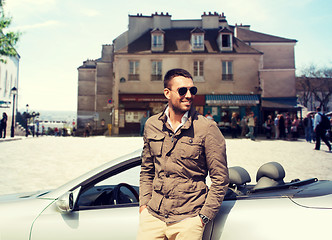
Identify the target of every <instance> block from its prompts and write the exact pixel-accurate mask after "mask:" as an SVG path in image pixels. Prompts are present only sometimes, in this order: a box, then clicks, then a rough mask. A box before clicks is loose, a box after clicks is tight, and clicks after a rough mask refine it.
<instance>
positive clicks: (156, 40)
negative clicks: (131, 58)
mask: <svg viewBox="0 0 332 240" xmlns="http://www.w3.org/2000/svg"><path fill="white" fill-rule="evenodd" d="M162 46H163V36H162V35H153V36H152V47H153V48H160V47H162Z"/></svg>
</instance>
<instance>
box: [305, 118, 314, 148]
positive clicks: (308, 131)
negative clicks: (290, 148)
mask: <svg viewBox="0 0 332 240" xmlns="http://www.w3.org/2000/svg"><path fill="white" fill-rule="evenodd" d="M303 125H304V135H305V140H306V141H307V142H309V143H311V140H312V130H313V129H312V116H311V114H310V113H309V114H307V116H306V117H305V118H304V120H303Z"/></svg>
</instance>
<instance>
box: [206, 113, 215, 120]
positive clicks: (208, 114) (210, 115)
mask: <svg viewBox="0 0 332 240" xmlns="http://www.w3.org/2000/svg"><path fill="white" fill-rule="evenodd" d="M205 117H206V118H208V119H211V120H214V119H213V116H212V114H211V112H210V111H208V112H207V114H206V115H205Z"/></svg>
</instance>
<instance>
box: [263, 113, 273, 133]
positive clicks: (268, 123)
mask: <svg viewBox="0 0 332 240" xmlns="http://www.w3.org/2000/svg"><path fill="white" fill-rule="evenodd" d="M272 125H273V120H272V116H271V115H269V116H268V117H267V119H266V121H265V133H266V138H267V139H271V135H272Z"/></svg>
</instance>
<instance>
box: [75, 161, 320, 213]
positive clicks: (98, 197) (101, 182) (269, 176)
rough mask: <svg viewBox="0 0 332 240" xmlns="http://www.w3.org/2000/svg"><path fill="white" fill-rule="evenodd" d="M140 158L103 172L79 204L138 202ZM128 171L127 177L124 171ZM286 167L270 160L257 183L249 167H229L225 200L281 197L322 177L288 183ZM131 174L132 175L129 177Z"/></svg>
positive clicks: (83, 206) (87, 206)
mask: <svg viewBox="0 0 332 240" xmlns="http://www.w3.org/2000/svg"><path fill="white" fill-rule="evenodd" d="M139 171H140V162H139V161H137V162H136V163H135V164H134V165H131V166H130V168H128V169H125V170H124V171H118V172H116V173H115V174H114V173H113V174H112V172H110V173H108V174H106V175H102V177H101V178H100V179H97V180H93V181H92V183H89V184H87V186H85V187H84V188H83V191H81V193H80V194H79V197H78V200H77V202H76V206H75V208H76V209H77V210H78V209H80V210H81V209H96V208H101V207H102V208H105V207H118V206H138V202H139V195H138V192H139V182H138V178H137V176H139ZM123 173H126V175H125V177H124V176H123V175H122V174H123ZM285 175H286V174H285V170H284V168H283V167H282V165H281V164H280V163H277V162H268V163H266V164H264V165H262V166H261V167H260V168H259V169H258V171H257V174H256V184H252V183H251V178H250V175H249V173H248V172H247V170H245V169H244V168H242V167H240V166H235V167H229V179H230V184H229V188H228V191H227V194H226V196H225V200H226V201H227V200H239V199H247V198H256V197H257V198H258V197H259V198H261V197H281V196H285V194H286V195H287V193H288V194H292V193H294V192H295V191H297V188H298V187H299V186H302V185H305V184H309V183H312V182H315V181H318V180H317V179H316V178H312V179H308V180H304V181H300V180H299V179H295V180H292V181H291V182H288V183H285V182H284V178H285ZM128 176H131V177H132V179H129V178H128Z"/></svg>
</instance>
